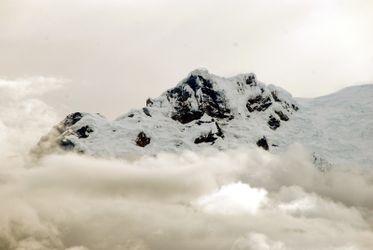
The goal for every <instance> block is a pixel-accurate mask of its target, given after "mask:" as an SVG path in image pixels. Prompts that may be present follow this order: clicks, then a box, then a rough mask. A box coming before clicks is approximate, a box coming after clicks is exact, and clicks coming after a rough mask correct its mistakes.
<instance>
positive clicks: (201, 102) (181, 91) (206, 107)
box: [167, 75, 232, 124]
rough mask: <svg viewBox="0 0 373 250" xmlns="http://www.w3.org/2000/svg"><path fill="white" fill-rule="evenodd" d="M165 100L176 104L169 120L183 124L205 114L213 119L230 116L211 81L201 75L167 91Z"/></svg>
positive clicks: (189, 78)
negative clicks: (173, 101)
mask: <svg viewBox="0 0 373 250" xmlns="http://www.w3.org/2000/svg"><path fill="white" fill-rule="evenodd" d="M167 98H168V100H171V99H173V100H175V104H176V105H175V106H174V110H175V112H174V113H173V114H172V116H171V118H172V119H174V120H177V121H179V122H180V123H183V124H185V123H189V122H191V121H194V120H198V119H200V118H201V117H202V116H203V114H205V113H206V114H208V115H209V116H211V117H215V118H231V116H232V115H231V114H230V109H229V108H228V107H227V102H226V100H225V97H224V96H223V94H222V93H220V92H218V91H216V90H215V89H214V84H213V82H212V81H211V80H209V79H205V78H204V77H203V76H201V75H191V76H189V77H188V78H187V79H186V80H185V81H184V82H183V83H182V84H180V85H178V86H177V87H175V88H173V89H171V90H169V91H168V92H167ZM192 103H196V104H197V105H195V106H193V105H192ZM196 106H197V107H196Z"/></svg>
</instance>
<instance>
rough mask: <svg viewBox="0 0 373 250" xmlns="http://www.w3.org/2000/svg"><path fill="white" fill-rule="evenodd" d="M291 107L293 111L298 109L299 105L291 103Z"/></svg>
mask: <svg viewBox="0 0 373 250" xmlns="http://www.w3.org/2000/svg"><path fill="white" fill-rule="evenodd" d="M291 107H292V108H293V109H294V110H295V111H298V109H299V107H298V106H296V105H294V104H291Z"/></svg>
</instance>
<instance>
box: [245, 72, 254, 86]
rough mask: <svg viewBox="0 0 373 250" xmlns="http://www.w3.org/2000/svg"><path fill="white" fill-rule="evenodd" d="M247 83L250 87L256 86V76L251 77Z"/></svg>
mask: <svg viewBox="0 0 373 250" xmlns="http://www.w3.org/2000/svg"><path fill="white" fill-rule="evenodd" d="M245 82H246V84H247V85H249V86H256V76H255V75H254V74H252V75H249V76H248V77H247V79H246V81H245Z"/></svg>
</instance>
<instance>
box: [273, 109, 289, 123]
mask: <svg viewBox="0 0 373 250" xmlns="http://www.w3.org/2000/svg"><path fill="white" fill-rule="evenodd" d="M275 113H276V114H277V115H278V117H280V119H281V121H289V117H288V116H287V115H285V114H284V113H283V112H282V111H279V110H275Z"/></svg>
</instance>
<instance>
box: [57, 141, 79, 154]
mask: <svg viewBox="0 0 373 250" xmlns="http://www.w3.org/2000/svg"><path fill="white" fill-rule="evenodd" d="M58 144H59V146H60V147H61V148H62V149H63V150H66V151H70V150H73V149H74V147H75V144H74V143H73V142H72V141H70V140H69V139H65V138H64V139H62V140H60V141H59V142H58Z"/></svg>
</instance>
